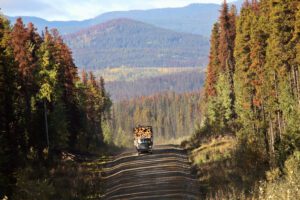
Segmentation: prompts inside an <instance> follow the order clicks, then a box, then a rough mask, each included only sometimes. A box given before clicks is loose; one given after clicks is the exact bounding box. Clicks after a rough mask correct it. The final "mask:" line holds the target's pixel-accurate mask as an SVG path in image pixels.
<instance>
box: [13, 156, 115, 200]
mask: <svg viewBox="0 0 300 200" xmlns="http://www.w3.org/2000/svg"><path fill="white" fill-rule="evenodd" d="M108 160H110V157H108V156H106V155H93V156H91V155H74V154H71V153H66V154H64V155H63V156H58V155H57V157H56V158H54V162H52V163H51V164H50V163H49V164H48V163H34V162H35V161H34V162H33V163H28V165H27V166H26V168H25V169H20V170H19V171H18V172H17V173H16V175H15V177H16V180H17V188H16V192H15V193H14V196H13V199H22V200H29V199H30V200H32V199H33V200H34V199H37V200H38V199H43V200H51V199H72V200H84V199H99V198H100V196H101V195H102V194H103V183H102V180H101V172H102V168H103V165H104V164H105V163H106V162H107V161H108Z"/></svg>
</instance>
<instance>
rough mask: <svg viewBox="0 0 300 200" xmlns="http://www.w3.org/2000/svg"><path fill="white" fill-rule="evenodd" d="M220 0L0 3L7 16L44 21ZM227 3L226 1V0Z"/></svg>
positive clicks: (11, 0)
mask: <svg viewBox="0 0 300 200" xmlns="http://www.w3.org/2000/svg"><path fill="white" fill-rule="evenodd" d="M223 1H224V0H0V8H1V11H2V13H4V14H5V15H8V16H35V17H40V18H44V19H47V20H51V21H52V20H61V21H66V20H84V19H90V18H93V17H96V16H98V15H100V14H102V13H105V12H110V11H126V10H145V9H152V8H166V7H183V6H186V5H189V4H192V3H219V4H220V3H221V2H223ZM228 2H230V0H229V1H228Z"/></svg>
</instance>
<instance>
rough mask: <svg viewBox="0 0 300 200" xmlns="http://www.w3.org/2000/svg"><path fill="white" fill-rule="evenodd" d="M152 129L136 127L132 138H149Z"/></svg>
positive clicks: (149, 127)
mask: <svg viewBox="0 0 300 200" xmlns="http://www.w3.org/2000/svg"><path fill="white" fill-rule="evenodd" d="M151 137H152V127H151V126H138V127H136V128H134V138H135V139H136V138H151Z"/></svg>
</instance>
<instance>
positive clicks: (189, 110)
mask: <svg viewBox="0 0 300 200" xmlns="http://www.w3.org/2000/svg"><path fill="white" fill-rule="evenodd" d="M200 100H201V94H200V92H199V91H196V92H191V93H184V94H177V93H175V92H164V93H160V94H156V95H151V96H142V97H138V98H134V99H131V100H124V101H121V102H116V103H114V105H113V107H112V112H111V115H112V121H111V122H110V123H109V122H108V123H107V125H106V126H105V127H110V128H107V129H105V130H113V132H106V131H104V136H105V138H107V140H108V141H107V142H108V143H114V144H115V145H117V146H123V147H131V146H132V131H133V127H135V126H136V125H151V126H152V127H153V132H154V134H155V137H154V141H155V144H156V145H158V144H162V143H166V144H170V143H172V142H176V141H177V143H180V141H181V140H183V139H184V138H188V137H189V136H190V135H191V134H192V133H193V131H194V130H195V127H196V126H200V124H201V120H202V115H201V109H202V108H201V107H200V104H199V103H200ZM113 139H114V140H113Z"/></svg>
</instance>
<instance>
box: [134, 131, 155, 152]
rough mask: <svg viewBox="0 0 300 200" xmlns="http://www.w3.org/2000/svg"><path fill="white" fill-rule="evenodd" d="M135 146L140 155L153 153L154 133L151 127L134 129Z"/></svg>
mask: <svg viewBox="0 0 300 200" xmlns="http://www.w3.org/2000/svg"><path fill="white" fill-rule="evenodd" d="M133 133H134V146H135V148H136V150H137V152H138V154H139V155H140V154H141V153H145V152H146V153H151V154H152V147H153V131H152V127H151V126H137V127H135V128H134V129H133Z"/></svg>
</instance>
